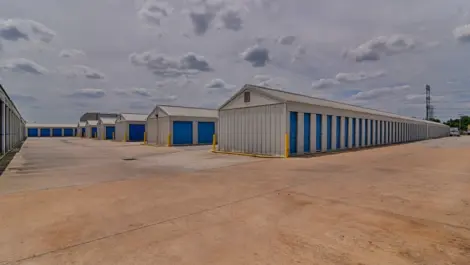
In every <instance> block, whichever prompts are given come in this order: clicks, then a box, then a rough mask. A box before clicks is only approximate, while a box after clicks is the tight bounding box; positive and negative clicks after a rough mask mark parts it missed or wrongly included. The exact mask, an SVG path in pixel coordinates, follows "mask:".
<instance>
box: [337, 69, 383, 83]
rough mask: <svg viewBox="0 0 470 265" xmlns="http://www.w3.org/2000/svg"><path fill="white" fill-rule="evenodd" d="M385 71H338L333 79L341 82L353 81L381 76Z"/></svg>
mask: <svg viewBox="0 0 470 265" xmlns="http://www.w3.org/2000/svg"><path fill="white" fill-rule="evenodd" d="M384 75H385V71H375V72H358V73H338V74H337V75H336V77H335V79H336V80H337V81H339V82H341V83H354V82H359V81H363V80H367V79H373V78H378V77H382V76H384Z"/></svg>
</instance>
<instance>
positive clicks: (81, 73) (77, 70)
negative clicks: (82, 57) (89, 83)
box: [59, 65, 105, 79]
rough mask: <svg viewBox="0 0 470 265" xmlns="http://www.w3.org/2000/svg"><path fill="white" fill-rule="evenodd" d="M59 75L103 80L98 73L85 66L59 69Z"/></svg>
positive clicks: (102, 75) (101, 75) (101, 74)
mask: <svg viewBox="0 0 470 265" xmlns="http://www.w3.org/2000/svg"><path fill="white" fill-rule="evenodd" d="M59 73H62V74H65V75H66V76H68V77H85V78H87V79H105V75H104V74H103V73H101V72H100V71H98V70H96V69H93V68H91V67H89V66H85V65H73V66H65V67H62V68H60V69H59Z"/></svg>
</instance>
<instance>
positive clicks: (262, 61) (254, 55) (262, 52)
mask: <svg viewBox="0 0 470 265" xmlns="http://www.w3.org/2000/svg"><path fill="white" fill-rule="evenodd" d="M241 56H242V58H243V59H244V60H245V61H248V62H250V63H251V65H252V66H253V67H263V66H265V65H266V63H268V62H269V50H268V49H266V48H263V47H260V46H258V45H255V46H252V47H249V48H247V49H246V50H245V51H244V52H243V53H242V54H241Z"/></svg>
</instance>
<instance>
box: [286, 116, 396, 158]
mask: <svg viewBox="0 0 470 265" xmlns="http://www.w3.org/2000/svg"><path fill="white" fill-rule="evenodd" d="M311 115H315V121H316V132H315V137H316V141H315V142H316V145H315V149H316V150H315V151H317V152H319V151H321V150H322V136H323V133H322V132H323V119H322V115H321V114H310V113H304V146H303V149H304V150H303V152H304V153H311V152H312V150H310V141H311V140H310V135H311V127H312V126H311V124H310V123H311V122H310V121H311ZM297 119H298V113H297V112H290V118H289V120H290V135H289V147H290V153H291V154H296V153H297V151H298V150H297V128H298V121H297ZM363 123H364V130H365V132H363V126H362V124H363ZM332 124H333V116H332V115H327V116H326V150H327V151H331V150H332V139H333V132H332ZM371 125H374V127H375V128H379V130H380V131H381V132H383V131H384V130H386V131H387V132H388V133H387V134H386V135H385V134H381V135H380V137H379V133H378V132H379V130H375V133H374V136H375V137H374V139H375V141H374V142H372V137H370V136H371V135H372V126H371ZM396 125H398V123H397V124H396ZM402 125H403V124H402ZM356 126H359V128H358V129H359V130H358V133H359V137H358V138H359V139H358V140H359V142H356ZM391 128H392V122H385V121H378V120H369V119H362V118H349V117H344V123H342V122H341V117H339V116H337V117H336V132H335V137H336V148H337V149H339V148H341V131H343V130H344V136H343V137H344V144H345V146H349V132H350V131H351V145H352V147H362V146H367V145H379V144H384V143H385V142H387V143H390V142H392V139H398V131H399V130H395V135H393V134H392V132H391ZM363 135H364V139H363V137H362V136H363ZM363 140H364V141H363Z"/></svg>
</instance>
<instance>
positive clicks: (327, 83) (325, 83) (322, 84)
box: [312, 78, 340, 89]
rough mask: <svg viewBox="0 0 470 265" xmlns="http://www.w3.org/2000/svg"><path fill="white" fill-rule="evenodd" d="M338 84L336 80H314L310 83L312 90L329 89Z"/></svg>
mask: <svg viewBox="0 0 470 265" xmlns="http://www.w3.org/2000/svg"><path fill="white" fill-rule="evenodd" d="M339 84H340V83H339V82H338V81H337V80H336V79H331V78H327V79H323V78H322V79H319V80H316V81H314V82H313V83H312V88H313V89H324V88H329V87H332V86H335V85H339Z"/></svg>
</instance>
